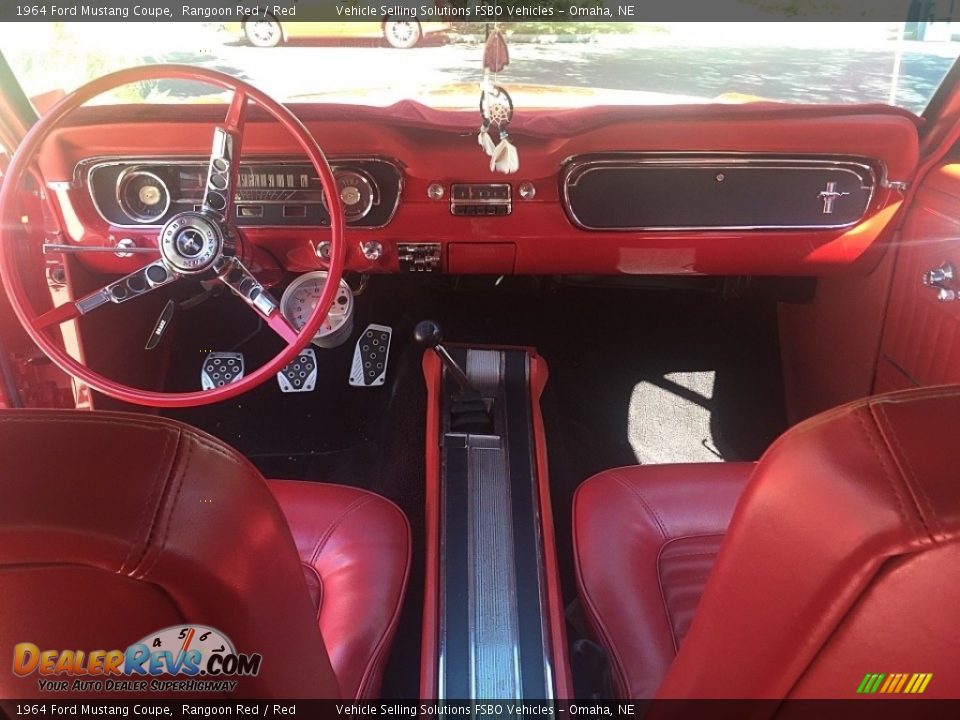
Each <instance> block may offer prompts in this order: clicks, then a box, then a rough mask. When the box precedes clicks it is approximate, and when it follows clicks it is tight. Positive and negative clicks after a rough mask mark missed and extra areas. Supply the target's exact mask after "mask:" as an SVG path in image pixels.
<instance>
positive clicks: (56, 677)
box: [13, 625, 263, 692]
mask: <svg viewBox="0 0 960 720" xmlns="http://www.w3.org/2000/svg"><path fill="white" fill-rule="evenodd" d="M262 661H263V658H262V656H261V655H260V654H258V653H253V654H245V653H238V652H237V651H236V649H235V648H234V646H233V643H232V642H231V641H230V638H228V637H227V636H226V635H224V634H223V633H221V632H220V631H219V630H216V629H215V628H212V627H206V626H204V625H187V626H184V625H175V626H171V627H168V628H164V629H163V630H160V631H159V632H157V633H153V634H151V635H148V636H146V637H145V638H143V639H142V640H140V641H139V642H135V643H133V644H132V645H130V646H129V647H128V648H126V649H125V650H88V651H87V650H73V649H71V650H45V649H41V648H40V647H38V646H37V645H36V644H34V643H31V642H22V643H18V644H17V645H15V646H14V648H13V673H14V675H16V676H18V677H22V678H26V677H29V676H31V675H34V674H35V675H37V676H38V679H37V687H38V689H39V690H40V691H41V692H232V691H233V690H234V689H235V688H236V686H237V680H234V679H231V678H235V677H253V676H256V675H257V674H258V673H259V672H260V664H261V662H262Z"/></svg>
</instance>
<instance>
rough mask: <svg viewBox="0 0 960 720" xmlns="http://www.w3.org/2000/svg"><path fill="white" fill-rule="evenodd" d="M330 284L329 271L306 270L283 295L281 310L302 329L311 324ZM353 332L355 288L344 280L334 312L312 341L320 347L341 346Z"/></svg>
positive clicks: (335, 302) (297, 328) (332, 308)
mask: <svg viewBox="0 0 960 720" xmlns="http://www.w3.org/2000/svg"><path fill="white" fill-rule="evenodd" d="M326 284H327V271H326V270H317V271H315V272H309V273H304V274H303V275H301V276H300V277H298V278H297V279H295V280H294V281H293V282H292V283H290V285H288V286H287V289H286V290H285V291H284V293H283V297H281V298H280V311H281V312H282V313H283V317H285V318H286V319H287V322H289V323H290V324H291V325H292V326H293V327H294V328H295V329H296V330H298V331H299V330H300V329H302V328H303V326H304V325H306V324H307V320H309V319H310V316H311V315H312V314H313V311H314V309H315V308H316V307H317V301H318V300H319V299H320V294H321V293H322V292H323V288H324V287H325V286H326ZM351 332H353V291H352V290H350V286H349V285H347V283H346V282H345V281H344V280H340V286H339V287H338V288H337V294H336V297H334V299H333V305H331V306H330V312H329V314H328V315H327V317H326V319H325V320H324V321H323V324H322V325H321V326H320V329H319V330H318V331H317V334H316V335H314V337H313V340H312V342H313V344H314V345H316V346H317V347H322V348H331V347H337V346H338V345H342V344H343V343H345V342H346V341H347V340H348V339H349V338H350V333H351Z"/></svg>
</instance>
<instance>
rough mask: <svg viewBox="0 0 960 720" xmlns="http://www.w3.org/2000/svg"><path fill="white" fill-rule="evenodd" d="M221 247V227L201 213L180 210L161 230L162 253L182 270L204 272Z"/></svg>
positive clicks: (214, 259) (168, 262)
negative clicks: (181, 211)
mask: <svg viewBox="0 0 960 720" xmlns="http://www.w3.org/2000/svg"><path fill="white" fill-rule="evenodd" d="M222 251H223V234H222V233H221V232H220V228H219V227H218V226H217V224H216V223H215V222H213V221H212V220H209V219H208V218H206V217H205V216H204V215H202V214H201V213H196V212H185V213H180V214H179V215H177V216H176V217H173V218H171V219H170V222H168V223H167V224H166V225H165V226H164V228H163V230H162V231H161V233H160V254H161V255H162V256H163V259H164V261H165V262H166V263H167V264H169V265H170V266H171V267H173V268H174V269H176V270H177V271H178V272H181V273H185V274H192V273H199V272H203V271H204V270H206V269H207V268H209V267H211V266H212V265H213V263H214V262H215V261H216V260H217V258H218V257H219V256H220V253H221V252H222Z"/></svg>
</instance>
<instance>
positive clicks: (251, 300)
mask: <svg viewBox="0 0 960 720" xmlns="http://www.w3.org/2000/svg"><path fill="white" fill-rule="evenodd" d="M220 279H221V280H222V281H223V283H224V284H225V285H226V286H227V287H228V288H230V289H231V290H232V291H233V293H234V294H235V295H236V296H237V297H239V298H240V299H241V300H243V302H245V303H246V304H247V305H248V306H250V308H252V309H253V311H254V312H255V313H257V315H259V316H260V317H261V318H262V319H263V321H264V322H265V323H266V324H267V325H269V326H270V327H271V328H272V329H273V331H274V332H275V333H277V335H279V336H280V337H281V338H282V339H283V340H284V341H285V342H286V343H287V344H292V343H294V342H296V341H297V331H296V330H294V328H293V326H292V325H290V323H288V322H287V319H286V318H285V317H283V313H281V312H280V303H279V302H277V299H276V298H274V297H273V295H271V294H270V293H269V292H268V291H267V290H266V289H265V288H264V287H263V285H261V284H260V281H259V280H257V278H256V277H254V275H253V273H251V272H250V271H249V270H247V268H246V267H245V266H244V265H243V263H242V262H240V260H238V259H237V258H231V259H230V260H229V261H228V263H227V266H226V268H225V269H224V271H223V272H221V274H220Z"/></svg>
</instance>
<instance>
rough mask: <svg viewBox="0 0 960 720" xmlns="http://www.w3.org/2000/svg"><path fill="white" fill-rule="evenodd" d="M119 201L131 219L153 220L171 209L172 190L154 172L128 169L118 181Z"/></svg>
mask: <svg viewBox="0 0 960 720" xmlns="http://www.w3.org/2000/svg"><path fill="white" fill-rule="evenodd" d="M117 201H118V202H119V203H120V207H121V208H122V209H123V211H124V212H125V213H126V214H127V216H128V217H129V218H130V219H131V220H134V221H135V222H140V223H146V222H153V221H155V220H158V219H160V218H161V217H163V216H164V215H166V214H167V210H169V209H170V191H169V190H168V189H167V184H166V183H165V182H163V180H161V179H160V178H159V177H158V176H157V175H155V174H154V173H152V172H147V171H146V170H128V171H126V172H124V173H123V174H122V175H121V176H120V179H119V181H118V182H117Z"/></svg>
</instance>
